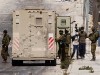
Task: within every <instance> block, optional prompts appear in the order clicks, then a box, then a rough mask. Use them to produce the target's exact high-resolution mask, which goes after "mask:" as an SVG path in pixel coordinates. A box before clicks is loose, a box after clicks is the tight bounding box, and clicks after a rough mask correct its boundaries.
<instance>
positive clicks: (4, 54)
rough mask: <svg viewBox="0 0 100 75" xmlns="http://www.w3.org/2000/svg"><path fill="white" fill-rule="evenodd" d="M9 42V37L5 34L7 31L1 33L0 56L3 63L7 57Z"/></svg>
mask: <svg viewBox="0 0 100 75" xmlns="http://www.w3.org/2000/svg"><path fill="white" fill-rule="evenodd" d="M9 42H10V37H9V35H8V34H7V30H4V31H3V39H2V50H1V56H2V58H3V62H4V63H6V62H7V56H8V45H9Z"/></svg>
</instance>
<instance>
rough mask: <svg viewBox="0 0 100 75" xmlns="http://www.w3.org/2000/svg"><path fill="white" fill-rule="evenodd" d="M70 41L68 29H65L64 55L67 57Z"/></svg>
mask: <svg viewBox="0 0 100 75" xmlns="http://www.w3.org/2000/svg"><path fill="white" fill-rule="evenodd" d="M70 43H71V36H70V34H69V31H68V30H65V53H66V57H68V56H69V55H68V52H69V44H70Z"/></svg>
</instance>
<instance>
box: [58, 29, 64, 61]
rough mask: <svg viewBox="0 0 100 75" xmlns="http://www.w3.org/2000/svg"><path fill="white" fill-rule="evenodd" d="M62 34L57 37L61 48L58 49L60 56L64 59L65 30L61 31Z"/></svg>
mask: <svg viewBox="0 0 100 75" xmlns="http://www.w3.org/2000/svg"><path fill="white" fill-rule="evenodd" d="M59 33H61V34H60V37H59V38H57V42H58V44H59V50H58V56H59V58H61V61H64V59H65V44H64V40H63V39H64V34H63V31H62V30H61V31H59Z"/></svg>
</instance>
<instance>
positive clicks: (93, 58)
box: [91, 43, 96, 61]
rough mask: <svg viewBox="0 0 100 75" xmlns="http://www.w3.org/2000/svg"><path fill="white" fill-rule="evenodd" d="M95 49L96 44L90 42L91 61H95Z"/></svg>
mask: <svg viewBox="0 0 100 75" xmlns="http://www.w3.org/2000/svg"><path fill="white" fill-rule="evenodd" d="M95 51H96V44H95V43H94V44H91V54H92V59H91V60H92V61H95V58H96V56H95Z"/></svg>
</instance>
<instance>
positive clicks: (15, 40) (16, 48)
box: [13, 37, 19, 50]
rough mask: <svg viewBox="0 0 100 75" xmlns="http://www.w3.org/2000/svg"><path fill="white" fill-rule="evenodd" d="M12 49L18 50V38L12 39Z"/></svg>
mask: <svg viewBox="0 0 100 75" xmlns="http://www.w3.org/2000/svg"><path fill="white" fill-rule="evenodd" d="M13 49H14V50H19V38H18V37H14V38H13Z"/></svg>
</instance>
